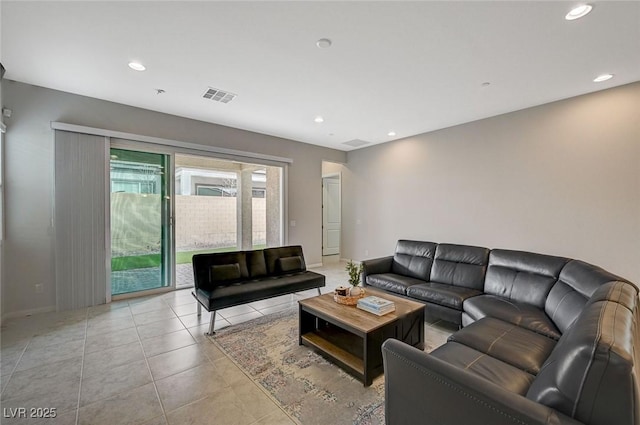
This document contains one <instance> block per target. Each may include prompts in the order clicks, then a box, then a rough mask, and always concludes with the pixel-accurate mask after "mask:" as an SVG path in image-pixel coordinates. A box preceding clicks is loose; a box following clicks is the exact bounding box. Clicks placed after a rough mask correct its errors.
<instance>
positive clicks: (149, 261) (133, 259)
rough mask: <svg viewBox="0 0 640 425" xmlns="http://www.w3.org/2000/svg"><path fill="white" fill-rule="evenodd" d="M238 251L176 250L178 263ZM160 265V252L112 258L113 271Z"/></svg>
mask: <svg viewBox="0 0 640 425" xmlns="http://www.w3.org/2000/svg"><path fill="white" fill-rule="evenodd" d="M264 248H265V245H256V246H254V247H253V249H264ZM231 251H236V247H226V248H214V249H200V250H195V251H184V252H176V264H186V263H191V259H192V258H193V256H194V255H196V254H209V253H214V252H231ZM158 266H160V254H145V255H132V256H126V257H113V258H111V271H114V272H117V271H123V270H132V269H144V268H147V267H158Z"/></svg>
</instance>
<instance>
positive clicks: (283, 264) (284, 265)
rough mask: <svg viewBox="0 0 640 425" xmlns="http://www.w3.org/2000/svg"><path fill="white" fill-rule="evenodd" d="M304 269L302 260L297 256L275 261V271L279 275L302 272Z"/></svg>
mask: <svg viewBox="0 0 640 425" xmlns="http://www.w3.org/2000/svg"><path fill="white" fill-rule="evenodd" d="M304 269H305V264H304V260H303V259H302V257H300V256H299V255H294V256H292V257H281V258H278V259H277V260H276V270H278V272H279V273H293V272H300V271H304Z"/></svg>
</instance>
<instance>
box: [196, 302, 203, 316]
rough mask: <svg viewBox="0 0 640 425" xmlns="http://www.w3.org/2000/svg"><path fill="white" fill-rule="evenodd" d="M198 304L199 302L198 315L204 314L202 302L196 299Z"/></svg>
mask: <svg viewBox="0 0 640 425" xmlns="http://www.w3.org/2000/svg"><path fill="white" fill-rule="evenodd" d="M196 304H198V317H200V316H202V304H200V303H199V302H198V301H196Z"/></svg>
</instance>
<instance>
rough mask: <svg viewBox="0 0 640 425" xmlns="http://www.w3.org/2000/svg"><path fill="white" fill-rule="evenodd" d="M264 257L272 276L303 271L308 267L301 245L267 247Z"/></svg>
mask: <svg viewBox="0 0 640 425" xmlns="http://www.w3.org/2000/svg"><path fill="white" fill-rule="evenodd" d="M264 259H265V262H266V265H267V274H269V275H271V276H277V275H281V274H286V273H294V272H302V271H305V270H306V269H307V268H306V264H305V262H304V255H303V254H302V247H301V246H300V245H295V246H281V247H278V248H267V249H265V250H264Z"/></svg>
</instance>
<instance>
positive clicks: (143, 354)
mask: <svg viewBox="0 0 640 425" xmlns="http://www.w3.org/2000/svg"><path fill="white" fill-rule="evenodd" d="M162 302H164V303H165V304H167V303H166V302H165V301H164V300H162ZM167 306H168V307H169V309H170V310H171V312H172V313H173V314H175V312H174V311H173V309H172V308H171V306H169V304H167ZM129 311H130V312H131V318H132V319H133V323H134V327H135V330H136V335H137V336H138V343H139V344H140V349H141V350H142V356H143V357H144V363H145V364H146V365H147V371H148V372H149V376H150V377H151V383H152V384H153V389H154V391H155V392H156V398H157V399H158V404H160V410H162V416H163V417H164V420H165V422H166V423H169V420H168V419H167V412H166V411H165V409H164V404H163V403H162V399H161V398H160V392H159V391H158V386H157V385H156V380H155V378H154V377H153V372H151V366H150V365H149V359H148V358H147V352H146V351H144V345H143V344H142V337H141V336H140V333H139V332H138V325H137V324H136V322H135V318H134V317H133V316H134V314H133V311H132V310H131V306H129ZM176 317H177V316H176ZM180 323H182V321H180ZM183 326H184V324H183ZM185 329H186V328H185ZM177 332H180V331H177ZM187 332H189V331H187ZM145 385H146V384H145ZM151 419H153V418H151ZM151 419H150V420H151ZM147 422H148V421H147ZM76 425H78V424H76Z"/></svg>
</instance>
